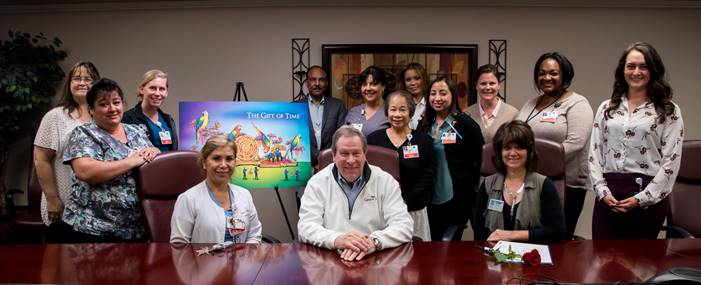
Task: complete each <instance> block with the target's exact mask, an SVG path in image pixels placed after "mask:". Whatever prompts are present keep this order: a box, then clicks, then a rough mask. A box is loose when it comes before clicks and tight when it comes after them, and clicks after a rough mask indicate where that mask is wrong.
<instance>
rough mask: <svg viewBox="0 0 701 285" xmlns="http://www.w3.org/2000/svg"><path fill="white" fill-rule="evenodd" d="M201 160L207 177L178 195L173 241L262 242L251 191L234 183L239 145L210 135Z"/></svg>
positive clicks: (172, 225) (218, 136)
mask: <svg viewBox="0 0 701 285" xmlns="http://www.w3.org/2000/svg"><path fill="white" fill-rule="evenodd" d="M198 163H199V164H200V166H202V168H203V169H204V170H205V171H206V172H207V179H205V181H202V183H200V184H197V185H195V186H193V187H192V188H190V189H189V190H187V191H185V192H184V193H182V194H180V196H178V200H177V201H176V202H175V209H174V210H173V217H172V218H171V221H170V242H171V243H221V242H225V241H231V242H234V243H260V241H261V233H262V226H261V224H260V221H259V220H258V213H257V212H256V207H255V205H254V204H253V198H251V193H249V192H248V190H246V189H245V188H243V187H240V186H236V185H234V184H231V183H230V181H231V174H233V173H234V169H235V167H236V144H235V143H234V142H233V141H229V140H227V139H226V137H225V136H223V135H215V136H212V137H210V138H209V139H208V140H207V142H206V143H205V145H204V146H203V147H202V150H201V151H200V157H199V159H198Z"/></svg>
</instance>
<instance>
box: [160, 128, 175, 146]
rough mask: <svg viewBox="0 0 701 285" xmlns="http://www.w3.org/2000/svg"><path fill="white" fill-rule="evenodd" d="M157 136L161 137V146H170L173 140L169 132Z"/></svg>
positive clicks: (161, 132) (162, 132)
mask: <svg viewBox="0 0 701 285" xmlns="http://www.w3.org/2000/svg"><path fill="white" fill-rule="evenodd" d="M158 136H159V137H161V144H172V143H173V139H172V138H171V137H170V132H169V131H160V132H158Z"/></svg>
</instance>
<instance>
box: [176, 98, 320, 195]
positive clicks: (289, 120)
mask: <svg viewBox="0 0 701 285" xmlns="http://www.w3.org/2000/svg"><path fill="white" fill-rule="evenodd" d="M179 107H180V113H179V114H180V117H179V121H180V128H179V130H180V135H179V139H180V150H194V151H200V149H201V148H202V146H204V143H205V142H206V141H207V138H209V137H210V136H213V135H216V134H223V135H226V136H227V137H228V139H229V140H233V141H235V142H236V146H237V149H238V151H237V154H236V169H235V171H234V174H233V176H232V177H231V180H232V183H234V184H237V185H240V186H242V187H245V188H247V189H256V188H273V187H275V186H279V187H280V188H288V187H300V186H304V185H306V183H307V180H309V178H310V177H311V176H312V166H311V148H310V145H309V138H310V136H309V109H308V107H307V104H306V103H284V102H180V106H179Z"/></svg>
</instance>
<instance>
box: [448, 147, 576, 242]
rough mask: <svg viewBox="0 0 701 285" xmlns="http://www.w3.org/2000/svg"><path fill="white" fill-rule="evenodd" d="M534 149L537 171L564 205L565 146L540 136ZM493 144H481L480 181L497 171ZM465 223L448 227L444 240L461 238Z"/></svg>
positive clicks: (465, 226)
mask: <svg viewBox="0 0 701 285" xmlns="http://www.w3.org/2000/svg"><path fill="white" fill-rule="evenodd" d="M535 149H536V153H537V154H538V173H540V174H542V175H545V176H547V177H548V178H550V180H552V182H553V184H555V188H557V194H558V195H560V203H561V204H562V206H563V207H564V206H565V185H566V184H565V178H566V175H565V148H564V147H563V146H562V144H560V143H556V142H553V141H549V140H544V139H540V138H536V139H535ZM493 155H494V146H493V145H492V143H486V144H484V145H483V146H482V165H480V183H482V181H484V178H485V177H487V176H490V175H492V174H496V173H497V168H496V166H494V163H493V162H492V156H493ZM465 228H467V225H455V226H451V227H449V228H448V229H447V230H446V232H445V233H444V234H443V240H444V241H451V240H461V239H462V234H463V231H464V230H465Z"/></svg>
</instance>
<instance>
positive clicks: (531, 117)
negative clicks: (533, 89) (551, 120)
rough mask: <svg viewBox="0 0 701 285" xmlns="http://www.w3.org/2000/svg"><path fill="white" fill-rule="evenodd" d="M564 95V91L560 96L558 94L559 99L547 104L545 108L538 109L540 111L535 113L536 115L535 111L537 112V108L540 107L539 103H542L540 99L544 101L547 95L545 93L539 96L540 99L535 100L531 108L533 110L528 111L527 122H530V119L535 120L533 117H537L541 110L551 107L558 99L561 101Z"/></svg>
mask: <svg viewBox="0 0 701 285" xmlns="http://www.w3.org/2000/svg"><path fill="white" fill-rule="evenodd" d="M562 95H565V93H562V94H560V96H557V99H555V101H552V102H550V104H548V106H545V108H543V109H540V110H538V112H537V113H535V115H534V114H533V112H535V108H537V107H538V104H540V101H543V97H545V95H541V96H540V97H539V98H538V101H536V102H535V106H533V109H531V112H530V113H528V116H527V117H526V123H528V122H529V121H530V120H533V118H535V117H536V116H538V114H540V112H542V111H543V110H545V109H547V108H549V107H550V106H552V105H553V104H555V103H556V102H557V101H559V100H560V98H562ZM558 106H559V105H558ZM558 106H555V107H556V108H557V107H558ZM531 115H533V116H531Z"/></svg>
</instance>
